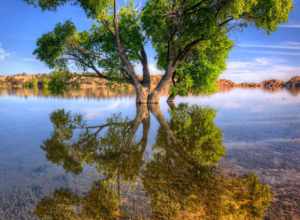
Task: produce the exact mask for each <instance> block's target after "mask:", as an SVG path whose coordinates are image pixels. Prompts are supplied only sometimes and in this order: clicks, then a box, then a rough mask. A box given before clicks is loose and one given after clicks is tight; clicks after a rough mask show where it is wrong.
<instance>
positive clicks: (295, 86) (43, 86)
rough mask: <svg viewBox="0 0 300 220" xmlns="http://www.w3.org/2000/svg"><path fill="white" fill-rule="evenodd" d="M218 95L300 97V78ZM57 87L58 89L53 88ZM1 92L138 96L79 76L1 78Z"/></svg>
mask: <svg viewBox="0 0 300 220" xmlns="http://www.w3.org/2000/svg"><path fill="white" fill-rule="evenodd" d="M160 79H161V76H160V75H153V76H152V77H151V81H152V82H153V83H152V85H153V88H155V86H156V85H157V84H158V83H159V81H160ZM216 84H217V85H216V88H217V90H216V92H226V91H230V90H232V89H235V88H245V89H255V88H256V89H257V88H259V89H263V90H266V91H268V92H276V91H279V90H282V89H287V90H288V91H289V92H291V93H292V94H293V95H298V94H300V76H295V77H293V78H291V79H290V80H288V81H282V80H277V79H270V80H265V81H262V82H260V83H253V82H242V83H235V82H233V81H231V80H227V79H220V80H218V81H217V83H216ZM53 85H55V86H53ZM170 86H171V85H168V86H166V87H165V89H164V91H163V92H162V94H163V95H165V96H167V95H169V90H170ZM0 90H6V93H8V94H15V95H23V96H33V95H35V96H39V95H43V96H50V95H57V96H63V97H107V98H109V97H124V96H133V95H134V94H135V91H134V87H133V86H131V85H130V84H124V83H112V82H109V81H107V80H104V79H101V78H97V77H89V76H84V75H79V74H69V75H68V76H66V75H54V76H53V75H52V74H25V73H23V74H16V75H7V76H5V75H2V76H0Z"/></svg>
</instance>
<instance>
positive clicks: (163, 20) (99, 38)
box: [25, 0, 293, 103]
mask: <svg viewBox="0 0 300 220" xmlns="http://www.w3.org/2000/svg"><path fill="white" fill-rule="evenodd" d="M25 1H26V2H28V3H30V4H34V5H36V6H38V7H40V8H41V9H42V10H56V9H57V8H58V7H59V6H62V5H64V4H67V3H71V4H77V5H79V6H80V7H81V8H82V9H83V10H84V11H85V13H86V15H87V17H88V18H89V19H93V20H94V25H93V26H92V28H91V29H90V30H88V31H83V32H79V31H77V30H76V27H75V25H74V24H73V23H72V22H71V21H67V22H65V23H63V24H58V25H57V26H56V27H55V29H54V31H52V32H49V33H47V34H45V35H43V36H42V37H41V38H40V39H39V40H38V43H37V45H38V47H37V49H36V50H35V52H34V54H36V55H37V57H38V58H39V59H40V60H42V61H44V62H46V63H47V64H48V65H49V66H50V67H56V66H59V67H64V68H66V67H68V63H69V62H74V63H75V64H77V65H78V66H79V67H81V68H82V69H83V70H89V71H91V70H92V71H94V72H95V73H96V74H97V76H98V77H100V78H103V79H107V80H117V81H122V82H127V83H130V84H132V85H133V86H134V88H135V90H136V95H137V103H147V102H148V103H158V102H159V96H160V93H161V91H162V90H163V89H164V88H165V87H166V86H167V85H168V84H169V83H171V81H172V79H174V78H176V73H177V72H178V75H179V76H178V77H179V78H180V81H181V82H180V83H178V84H177V86H176V85H175V89H174V90H173V95H176V91H178V90H180V87H181V86H185V87H186V85H188V86H187V87H186V88H188V90H189V88H197V87H199V86H201V84H202V83H203V82H204V81H205V80H201V78H203V77H202V75H204V76H205V77H208V78H209V80H208V81H207V82H209V83H211V82H210V81H211V80H210V76H209V75H210V72H212V75H214V76H215V75H216V71H217V72H220V71H222V70H223V69H224V67H221V68H220V67H216V68H219V69H218V70H216V69H215V68H214V67H213V65H217V64H216V63H215V62H214V61H212V60H211V59H213V58H212V57H211V56H210V55H209V53H210V52H211V51H212V50H210V49H209V50H208V51H205V50H203V47H204V48H205V47H208V48H215V49H217V50H216V51H217V52H218V51H220V52H221V53H223V54H224V53H225V54H226V52H224V51H228V50H229V49H230V47H228V46H225V47H222V45H221V46H220V45H219V44H218V43H216V42H217V39H218V36H221V39H223V40H225V41H228V39H226V38H227V36H228V33H229V32H230V31H232V30H234V29H235V27H245V26H247V25H248V24H253V25H255V26H256V27H258V28H262V29H264V30H266V31H267V32H268V33H270V32H272V31H274V30H276V27H277V26H278V24H280V23H281V22H285V21H287V19H288V14H289V12H290V10H291V9H292V6H293V2H292V0H250V1H249V0H187V1H183V0H147V1H145V2H144V5H143V7H142V8H141V9H139V8H138V7H135V5H134V3H135V1H133V0H131V1H129V3H128V4H127V5H125V4H121V3H119V4H118V3H117V1H116V0H25ZM119 2H121V1H119ZM137 2H139V1H137ZM149 41H150V42H151V44H152V46H153V48H154V49H155V50H156V53H157V64H158V66H159V67H161V68H162V69H163V71H164V73H163V75H162V78H161V80H160V81H159V83H158V85H156V86H155V88H154V89H153V90H151V78H150V74H151V73H150V70H149V64H148V57H147V50H146V47H145V45H146V44H147V43H149ZM223 46H224V45H223ZM220 58H221V60H220V63H224V61H225V60H226V56H221V57H220ZM191 59H192V61H191ZM207 62H208V63H210V64H207ZM136 64H140V65H141V66H142V67H143V68H142V69H143V74H142V77H139V75H138V74H137V72H136V70H135V68H134V67H135V65H136ZM210 65H212V66H211V67H209V66H210ZM217 66H218V65H217ZM221 66H222V65H221ZM210 68H212V69H211V70H210ZM181 75H183V76H184V77H181ZM186 75H188V76H187V77H185V76H186ZM214 78H215V77H214ZM191 79H192V80H191ZM178 87H179V88H178ZM185 90H186V89H185ZM184 92H186V91H184Z"/></svg>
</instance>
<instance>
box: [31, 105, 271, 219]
mask: <svg viewBox="0 0 300 220" xmlns="http://www.w3.org/2000/svg"><path fill="white" fill-rule="evenodd" d="M149 112H151V114H152V115H153V116H154V118H155V119H156V120H157V121H158V122H159V125H160V127H159V129H158V133H157V136H156V141H155V144H154V145H153V146H152V155H151V158H150V159H148V160H146V159H145V157H144V156H145V151H146V146H147V144H148V136H149V134H148V133H149V130H150V113H149ZM215 116H216V112H215V111H214V110H213V109H211V108H204V107H199V106H188V105H179V106H177V107H176V106H173V107H171V108H170V119H169V120H167V119H166V118H165V117H164V115H163V114H162V113H161V112H160V109H159V106H158V105H153V106H150V107H149V108H148V107H147V106H143V105H142V106H138V108H137V113H136V117H135V118H134V119H133V120H129V119H128V118H125V117H122V116H121V115H114V116H112V117H111V118H108V119H107V120H106V122H105V123H104V124H102V125H99V126H89V125H87V123H86V122H85V121H84V120H83V118H82V116H81V115H72V114H71V113H69V112H66V111H64V110H58V111H56V112H53V113H52V115H51V122H52V123H53V127H54V131H53V134H52V136H51V137H50V138H49V139H47V140H45V141H44V143H43V145H42V148H43V150H44V151H45V152H46V154H47V158H48V160H50V161H51V162H53V163H55V164H59V165H61V166H63V167H64V169H65V170H66V171H68V172H72V173H74V174H80V173H81V172H82V171H83V168H84V166H86V165H92V166H94V167H96V169H97V171H98V172H99V173H101V175H103V178H101V179H100V180H97V181H95V182H94V184H93V185H92V186H91V189H90V190H89V192H88V193H86V194H81V195H78V194H76V193H74V192H72V191H71V189H58V190H57V191H56V192H54V193H53V195H51V196H49V197H45V198H44V199H42V200H41V201H40V202H39V204H38V205H37V207H36V211H35V212H36V215H37V216H38V217H39V218H40V219H57V220H60V219H67V220H68V219H70V220H71V219H72V220H73V219H99V220H102V219H103V220H104V219H105V220H106V219H107V220H110V219H153V220H154V219H155V220H156V219H161V220H164V219H175V220H176V219H178V220H179V219H187V220H189V219H212V220H214V219H263V217H264V214H265V211H266V209H267V207H268V205H269V204H270V202H271V197H272V196H271V192H270V189H269V187H268V186H266V185H263V184H261V183H260V182H259V180H258V178H257V177H256V176H255V175H247V176H242V177H238V176H230V175H228V174H227V175H226V174H224V172H223V171H222V168H221V167H220V166H218V162H219V161H220V159H221V158H222V157H223V156H224V154H225V148H224V146H223V139H222V132H221V130H220V129H219V128H218V127H217V126H216V125H215V123H214V119H215ZM140 127H142V132H141V135H138V133H139V131H140V130H139V128H140ZM138 136H141V137H140V138H137V137H138ZM124 183H126V184H132V185H141V186H142V187H141V188H142V191H143V192H144V193H145V194H146V196H147V199H148V200H149V203H150V207H151V208H150V209H151V210H148V211H145V213H147V212H148V213H149V214H148V215H142V214H141V215H139V214H137V215H132V214H131V213H132V212H131V211H129V210H128V208H124V207H126V199H124V198H122V192H121V191H122V188H121V185H122V184H124ZM140 202H141V203H142V202H144V201H143V200H141V201H140Z"/></svg>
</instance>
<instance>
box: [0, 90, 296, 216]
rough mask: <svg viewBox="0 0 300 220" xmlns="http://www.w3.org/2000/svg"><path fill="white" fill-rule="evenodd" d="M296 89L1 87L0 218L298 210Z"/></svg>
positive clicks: (273, 213)
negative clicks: (96, 92)
mask: <svg viewBox="0 0 300 220" xmlns="http://www.w3.org/2000/svg"><path fill="white" fill-rule="evenodd" d="M299 97H300V96H296V95H293V94H291V93H289V92H287V91H284V90H283V91H279V92H277V93H266V92H264V91H262V90H253V89H252V90H245V89H244V90H232V91H230V92H227V93H217V94H214V95H212V96H209V97H204V96H201V97H180V98H177V100H176V105H175V106H168V105H167V104H166V102H165V99H164V98H163V99H162V102H161V105H160V106H152V107H151V108H150V109H149V108H147V107H145V106H141V107H139V108H137V107H136V105H135V102H134V98H133V97H119V98H109V99H96V98H94V99H91V98H89V99H86V98H77V99H71V98H68V99H67V98H55V97H43V96H39V97H34V96H33V97H21V96H16V95H7V94H6V93H2V95H1V96H0V219H1V220H2V219H3V220H7V219H12V220H14V219H16V220H19V219H58V220H59V219H264V218H267V219H299V218H300V160H299V158H300V116H299V108H300V98H299Z"/></svg>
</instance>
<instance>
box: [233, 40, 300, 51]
mask: <svg viewBox="0 0 300 220" xmlns="http://www.w3.org/2000/svg"><path fill="white" fill-rule="evenodd" d="M237 46H238V47H241V48H263V49H280V50H300V42H293V41H288V42H283V43H280V44H269V45H268V44H238V45H237Z"/></svg>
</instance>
